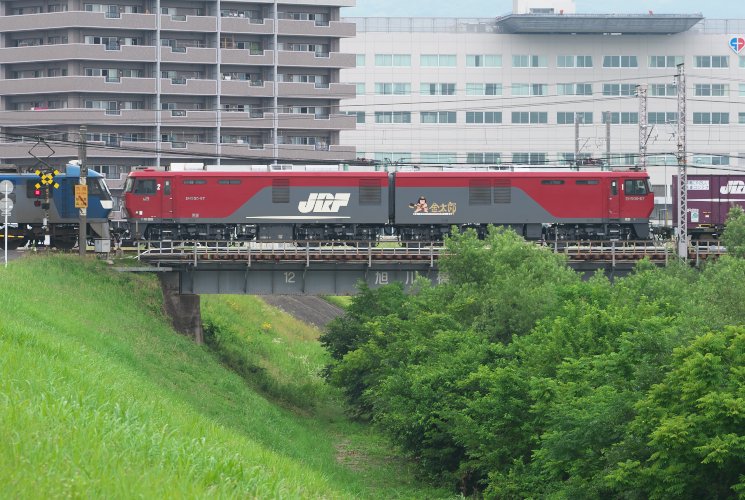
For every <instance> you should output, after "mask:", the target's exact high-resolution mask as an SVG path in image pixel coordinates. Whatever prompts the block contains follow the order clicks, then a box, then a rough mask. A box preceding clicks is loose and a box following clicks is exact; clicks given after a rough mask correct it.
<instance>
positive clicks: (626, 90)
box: [603, 83, 637, 96]
mask: <svg viewBox="0 0 745 500" xmlns="http://www.w3.org/2000/svg"><path fill="white" fill-rule="evenodd" d="M636 87H637V84H635V83H604V84H603V95H618V96H633V95H636Z"/></svg>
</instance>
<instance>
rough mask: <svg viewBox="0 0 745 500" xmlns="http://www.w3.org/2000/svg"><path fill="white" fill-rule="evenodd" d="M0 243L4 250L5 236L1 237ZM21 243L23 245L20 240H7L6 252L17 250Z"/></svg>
mask: <svg viewBox="0 0 745 500" xmlns="http://www.w3.org/2000/svg"><path fill="white" fill-rule="evenodd" d="M0 241H2V244H3V248H5V236H3V237H2V239H0ZM21 243H23V239H22V238H8V250H15V249H17V248H18V247H20V246H21Z"/></svg>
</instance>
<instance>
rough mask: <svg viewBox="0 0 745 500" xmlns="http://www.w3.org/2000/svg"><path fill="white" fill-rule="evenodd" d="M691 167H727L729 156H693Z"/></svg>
mask: <svg viewBox="0 0 745 500" xmlns="http://www.w3.org/2000/svg"><path fill="white" fill-rule="evenodd" d="M693 165H694V166H695V165H720V166H721V165H729V156H727V155H693Z"/></svg>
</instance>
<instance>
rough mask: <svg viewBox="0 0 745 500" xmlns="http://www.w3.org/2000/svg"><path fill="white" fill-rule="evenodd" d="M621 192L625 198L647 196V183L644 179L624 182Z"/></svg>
mask: <svg viewBox="0 0 745 500" xmlns="http://www.w3.org/2000/svg"><path fill="white" fill-rule="evenodd" d="M623 190H624V192H625V193H626V195H627V196H634V195H637V196H638V195H643V194H647V181H646V180H645V179H630V180H627V181H624V183H623Z"/></svg>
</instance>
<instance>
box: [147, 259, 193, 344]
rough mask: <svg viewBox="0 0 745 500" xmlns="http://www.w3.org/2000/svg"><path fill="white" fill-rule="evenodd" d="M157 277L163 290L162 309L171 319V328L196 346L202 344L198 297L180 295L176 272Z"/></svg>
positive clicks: (160, 274) (161, 274)
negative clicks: (192, 341) (189, 339)
mask: <svg viewBox="0 0 745 500" xmlns="http://www.w3.org/2000/svg"><path fill="white" fill-rule="evenodd" d="M158 277H159V278H160V288H161V289H162V290H163V309H164V310H165V312H166V314H167V315H168V317H169V318H171V323H172V324H173V328H174V329H175V330H176V331H177V332H179V333H182V334H184V335H186V336H187V337H190V338H191V339H192V340H194V342H196V343H197V344H204V332H203V331H202V313H201V310H200V300H199V295H191V294H182V293H180V277H179V273H178V272H165V273H158Z"/></svg>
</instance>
